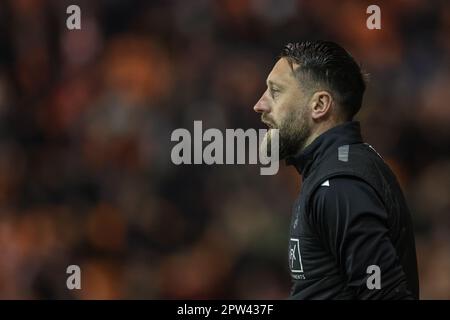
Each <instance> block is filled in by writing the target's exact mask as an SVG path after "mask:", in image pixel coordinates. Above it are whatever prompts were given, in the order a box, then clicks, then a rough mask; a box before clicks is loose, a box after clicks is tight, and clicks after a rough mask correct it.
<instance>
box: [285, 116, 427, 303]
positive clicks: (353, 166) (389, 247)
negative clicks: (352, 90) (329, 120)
mask: <svg viewBox="0 0 450 320" xmlns="http://www.w3.org/2000/svg"><path fill="white" fill-rule="evenodd" d="M287 163H288V164H293V165H295V167H296V168H297V170H298V171H299V172H300V173H301V174H302V188H301V191H300V195H299V197H298V199H297V200H296V203H295V205H294V208H293V215H292V222H291V228H290V239H289V252H288V254H289V267H290V271H291V276H292V279H293V286H292V291H291V296H290V298H291V299H418V297H419V284H418V274H417V260H416V250H415V242H414V234H413V226H412V222H411V216H410V213H409V210H408V207H407V205H406V201H405V199H404V197H403V193H402V191H401V189H400V186H399V184H398V182H397V180H396V178H395V176H394V174H393V173H392V172H391V170H390V169H389V167H388V166H387V165H386V163H385V162H384V161H383V159H382V158H381V156H380V155H379V154H378V153H377V152H376V151H375V150H374V149H373V148H372V147H371V146H370V145H368V144H366V143H364V142H363V141H362V138H361V133H360V125H359V123H358V122H347V123H344V124H342V125H339V126H337V127H334V128H332V129H330V130H328V131H327V132H325V133H323V134H322V135H320V136H319V137H318V138H317V139H315V140H314V141H313V142H312V143H311V144H310V145H309V146H308V147H306V148H305V149H304V150H303V151H302V152H301V153H299V154H298V155H296V156H294V157H291V158H289V159H287ZM376 277H378V280H379V281H378V282H377V278H376ZM378 285H379V286H378Z"/></svg>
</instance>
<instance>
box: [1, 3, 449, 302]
mask: <svg viewBox="0 0 450 320" xmlns="http://www.w3.org/2000/svg"><path fill="white" fill-rule="evenodd" d="M70 4H77V5H79V7H80V8H81V30H68V29H67V27H66V19H67V18H68V16H69V15H68V14H67V13H66V8H67V6H69V5H70ZM370 4H372V3H370V2H368V1H339V4H337V2H335V1H331V0H326V1H306V0H239V1H236V0H217V1H213V0H198V1H185V0H168V1H163V0H157V1H144V0H142V1H119V0H96V1H88V0H85V1H66V0H62V1H61V0H9V1H8V0H2V1H0V298H3V299H12V298H24V299H66V298H67V299H72V298H75V299H116V298H121V299H134V298H137V299H155V298H170V299H172V298H238V299H270V298H274V299H283V298H286V297H287V296H288V293H289V288H290V276H289V273H288V260H287V259H288V257H287V246H288V225H289V220H290V214H291V206H292V203H293V201H294V199H295V197H296V195H297V193H298V191H299V188H300V177H299V176H298V174H297V172H296V171H295V169H293V168H292V167H286V166H284V165H282V166H281V168H280V172H279V173H278V175H276V176H260V174H259V166H256V165H234V166H233V165H228V166H227V165H223V166H207V165H195V166H194V165H191V166H189V165H187V166H183V165H181V166H176V165H174V164H172V162H171V159H170V152H171V148H172V147H173V145H174V144H175V143H173V142H171V141H170V135H171V133H172V131H173V130H174V129H176V128H187V129H188V130H189V131H192V130H193V121H194V120H202V121H203V127H204V128H205V127H213V128H219V129H225V128H244V129H247V128H262V125H261V123H260V117H259V115H257V114H256V113H254V111H253V109H252V107H253V105H254V104H255V102H256V101H257V100H258V99H259V97H260V95H261V94H262V93H263V91H264V90H265V79H266V76H267V74H268V72H269V71H270V70H271V68H272V66H273V64H274V62H275V61H276V57H277V55H278V54H279V52H280V50H281V48H282V47H283V45H284V44H285V43H287V42H290V41H298V40H306V39H330V40H333V41H336V42H338V43H339V44H341V45H342V46H344V47H345V48H346V49H348V50H349V51H350V52H352V54H353V55H354V57H355V58H356V60H357V61H359V62H360V63H361V65H362V67H363V69H364V70H365V72H367V73H368V74H369V79H370V80H369V83H368V89H367V92H366V95H365V99H364V106H363V109H362V110H361V112H360V114H359V116H358V120H360V121H361V124H362V128H363V135H364V137H365V140H366V141H367V142H369V143H370V144H371V145H372V146H374V147H375V148H376V149H377V151H378V152H380V153H381V154H382V156H383V157H384V158H385V160H386V161H387V162H388V163H389V164H390V165H391V167H392V168H393V170H394V171H395V173H396V174H397V176H398V178H399V180H400V182H401V185H402V187H403V189H404V192H405V196H406V198H407V200H408V203H409V206H410V208H411V211H412V214H413V219H414V223H415V228H416V245H417V253H418V262H419V271H420V284H421V298H423V299H450V274H449V271H450V125H449V124H450V90H449V87H450V69H449V68H450V41H449V39H450V2H448V1H443V0H442V1H420V0H408V1H406V0H398V1H389V2H387V1H383V2H381V3H380V4H379V5H380V7H381V23H382V25H381V27H382V28H381V30H368V29H367V28H366V19H367V17H368V15H367V14H366V8H367V6H368V5H370ZM69 265H79V266H80V268H81V275H82V281H81V283H82V289H81V290H68V289H67V287H66V279H67V277H68V275H67V274H66V268H67V267H68V266H69Z"/></svg>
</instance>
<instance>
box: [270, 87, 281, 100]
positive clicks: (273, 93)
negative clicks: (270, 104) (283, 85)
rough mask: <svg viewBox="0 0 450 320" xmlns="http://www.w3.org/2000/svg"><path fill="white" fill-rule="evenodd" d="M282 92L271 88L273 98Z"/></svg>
mask: <svg viewBox="0 0 450 320" xmlns="http://www.w3.org/2000/svg"><path fill="white" fill-rule="evenodd" d="M279 94H280V90H278V89H276V88H273V87H272V88H270V95H271V96H272V99H275V98H276V97H278V95H279Z"/></svg>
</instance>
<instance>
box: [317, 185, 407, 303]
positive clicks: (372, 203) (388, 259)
mask: <svg viewBox="0 0 450 320" xmlns="http://www.w3.org/2000/svg"><path fill="white" fill-rule="evenodd" d="M328 184H329V186H327V185H323V186H321V187H319V188H318V189H317V190H316V192H315V193H314V194H313V197H312V198H311V200H312V201H311V206H310V209H311V211H310V220H311V221H310V222H311V224H312V226H313V228H314V229H316V230H317V233H318V235H319V237H320V238H321V240H322V242H323V245H324V246H325V247H326V250H329V251H330V253H331V254H332V255H333V256H334V258H335V260H336V264H337V266H338V268H339V269H340V271H341V273H342V275H343V276H344V277H345V279H346V280H347V285H348V286H349V287H350V288H351V289H353V291H354V294H355V298H356V299H413V296H412V294H411V292H410V291H409V290H408V288H407V281H406V276H405V273H404V271H403V268H402V266H401V264H400V262H399V259H398V257H397V253H396V250H395V248H394V246H393V244H392V242H391V239H390V237H389V230H388V226H387V213H386V210H385V209H384V206H383V203H382V202H381V200H380V199H379V197H378V195H377V194H376V192H375V191H374V189H372V187H371V186H370V185H369V184H367V183H366V182H364V181H363V180H360V179H357V178H353V177H335V178H333V179H330V180H329V183H328ZM377 268H379V269H377ZM377 270H378V271H379V272H378V271H377ZM377 274H378V275H379V279H380V281H379V282H378V284H379V285H380V286H379V288H378V285H377V280H376V277H377Z"/></svg>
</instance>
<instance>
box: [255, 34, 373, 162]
mask: <svg viewBox="0 0 450 320" xmlns="http://www.w3.org/2000/svg"><path fill="white" fill-rule="evenodd" d="M266 82H267V90H266V91H265V92H264V94H263V95H262V97H261V98H260V99H259V101H258V102H257V103H256V105H255V106H254V110H255V111H256V112H258V113H261V114H262V115H261V120H262V121H263V122H264V123H266V124H267V125H268V126H269V128H271V129H279V130H280V132H279V134H280V135H279V137H280V141H279V143H280V159H283V158H285V157H287V156H290V155H293V154H295V153H297V152H298V151H300V150H302V149H304V148H305V147H306V146H307V145H308V144H309V143H311V142H312V141H313V140H314V139H315V138H316V137H317V136H318V135H320V134H321V133H323V132H324V131H326V130H328V129H330V128H332V127H334V126H336V125H338V124H340V123H342V122H345V121H350V120H352V119H353V116H354V115H355V114H356V113H357V112H358V111H359V109H360V108H361V103H362V97H363V94H364V90H365V84H364V80H363V75H362V73H361V70H360V68H359V66H358V65H357V63H356V62H355V61H354V60H353V58H352V57H351V55H350V54H349V53H348V52H347V51H345V49H343V48H342V47H340V46H339V45H337V44H335V43H333V42H328V41H305V42H300V43H289V44H288V45H286V47H285V48H284V49H283V51H282V53H281V56H280V59H279V60H278V61H277V63H276V64H275V66H274V67H273V69H272V71H271V72H270V74H269V76H268V77H267V81H266ZM269 142H270V131H269V133H268V134H267V135H266V139H265V141H264V142H263V146H266V145H267V143H269Z"/></svg>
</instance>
